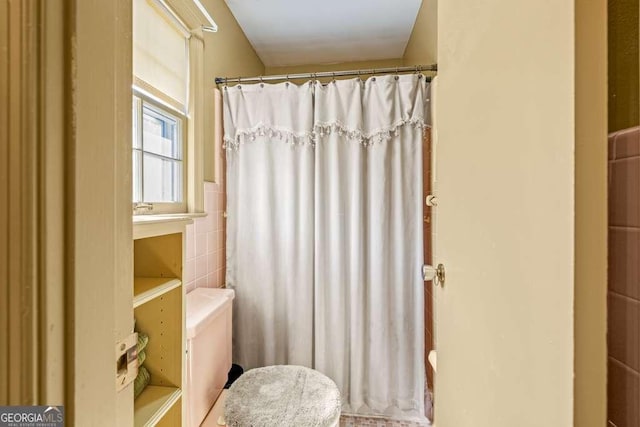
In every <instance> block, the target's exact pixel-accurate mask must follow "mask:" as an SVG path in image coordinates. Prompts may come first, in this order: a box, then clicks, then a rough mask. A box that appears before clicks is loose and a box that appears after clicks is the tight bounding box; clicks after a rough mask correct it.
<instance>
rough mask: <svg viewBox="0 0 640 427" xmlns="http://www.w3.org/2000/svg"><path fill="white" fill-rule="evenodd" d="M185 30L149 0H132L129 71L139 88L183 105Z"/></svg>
mask: <svg viewBox="0 0 640 427" xmlns="http://www.w3.org/2000/svg"><path fill="white" fill-rule="evenodd" d="M188 64H189V62H188V45H187V38H186V33H185V32H184V30H183V29H181V28H179V26H178V24H177V23H176V22H174V20H172V19H170V18H169V16H168V14H166V13H165V12H164V11H163V10H162V9H161V8H160V6H158V5H157V4H156V3H155V2H154V1H153V0H134V1H133V74H134V77H135V79H136V83H137V84H139V85H140V86H142V88H143V89H145V90H149V91H151V92H153V94H154V95H156V96H158V95H160V96H161V97H162V98H165V97H168V98H170V99H165V101H167V102H169V103H170V104H172V105H174V106H176V104H177V106H182V110H183V111H184V107H185V106H186V105H187V93H188V73H189V71H188V70H189V68H188Z"/></svg>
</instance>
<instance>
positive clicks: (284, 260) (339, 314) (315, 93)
mask: <svg viewBox="0 0 640 427" xmlns="http://www.w3.org/2000/svg"><path fill="white" fill-rule="evenodd" d="M428 90H429V87H428V83H427V82H426V81H425V79H424V78H423V76H419V75H404V76H384V77H377V78H370V79H369V80H367V81H366V82H365V83H362V82H361V81H360V80H359V79H352V80H341V81H334V82H331V83H329V84H327V85H325V86H323V85H321V84H320V83H318V82H310V83H306V84H304V85H301V86H296V85H293V84H289V83H281V84H276V85H249V86H246V85H242V86H241V87H238V86H236V87H232V88H228V89H226V90H225V93H224V94H225V97H224V98H225V102H224V108H225V117H224V120H225V144H226V147H227V199H228V206H227V213H228V219H227V221H228V223H227V284H228V286H229V287H232V288H233V289H235V290H236V295H237V296H236V303H235V304H234V310H235V316H234V360H235V361H236V362H237V363H240V364H241V365H243V366H245V368H253V367H258V366H265V365H272V364H300V365H304V366H309V367H312V368H315V369H317V370H319V371H320V372H323V373H325V374H326V375H328V376H329V377H330V378H332V379H333V380H334V381H335V382H336V383H337V384H338V387H339V388H340V390H341V393H342V397H343V411H344V412H345V413H352V414H363V415H364V414H377V415H389V416H394V417H412V418H423V417H424V381H425V380H424V318H423V312H424V300H423V282H422V278H421V274H420V271H421V265H422V259H423V254H422V248H423V245H422V239H423V236H422V205H421V203H422V200H421V199H422V141H423V130H424V128H425V127H426V126H428V119H429V99H428Z"/></svg>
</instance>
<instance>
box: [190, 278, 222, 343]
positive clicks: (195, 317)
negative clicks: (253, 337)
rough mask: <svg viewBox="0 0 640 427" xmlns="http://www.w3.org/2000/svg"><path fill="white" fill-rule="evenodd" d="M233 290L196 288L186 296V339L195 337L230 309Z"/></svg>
mask: <svg viewBox="0 0 640 427" xmlns="http://www.w3.org/2000/svg"><path fill="white" fill-rule="evenodd" d="M233 297H234V292H233V289H220V288H197V289H194V290H193V291H191V292H189V293H188V294H187V303H186V323H187V339H191V338H193V337H194V336H196V335H197V334H198V333H199V332H200V331H201V330H202V329H203V328H205V327H206V326H207V325H208V324H209V322H211V321H212V320H213V319H215V318H216V317H218V315H219V314H221V313H222V312H223V311H224V310H227V309H229V308H231V302H232V301H233Z"/></svg>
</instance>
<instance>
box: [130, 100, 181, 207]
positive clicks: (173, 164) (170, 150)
mask: <svg viewBox="0 0 640 427" xmlns="http://www.w3.org/2000/svg"><path fill="white" fill-rule="evenodd" d="M184 120H185V118H184V116H181V115H179V114H174V113H172V112H170V111H169V110H168V109H167V108H163V107H161V106H160V105H158V104H156V103H153V102H151V101H150V100H148V99H146V98H144V97H140V96H134V98H133V202H134V203H152V204H154V211H156V210H157V209H156V208H155V205H158V207H159V208H160V210H161V211H164V212H180V211H184V210H185V209H184V207H185V203H184V193H185V182H184V181H185V180H184V173H183V171H184V161H183V159H184V149H183V147H184V143H183V128H184V125H183V123H184Z"/></svg>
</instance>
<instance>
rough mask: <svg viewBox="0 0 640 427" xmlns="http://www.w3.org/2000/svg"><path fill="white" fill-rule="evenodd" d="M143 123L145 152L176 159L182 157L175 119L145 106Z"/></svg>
mask: <svg viewBox="0 0 640 427" xmlns="http://www.w3.org/2000/svg"><path fill="white" fill-rule="evenodd" d="M142 123H143V135H142V141H143V147H144V151H146V152H149V153H155V154H159V155H161V156H166V157H171V158H174V159H180V158H181V157H182V155H181V152H180V151H181V147H180V138H179V132H178V131H179V129H178V122H177V121H176V120H175V119H173V118H172V117H169V116H167V115H165V114H162V113H161V112H159V111H157V110H155V109H151V108H150V107H148V106H146V105H145V106H144V108H143V119H142Z"/></svg>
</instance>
